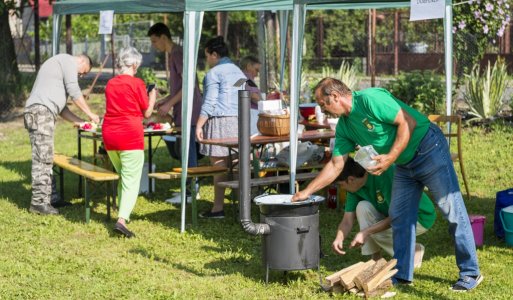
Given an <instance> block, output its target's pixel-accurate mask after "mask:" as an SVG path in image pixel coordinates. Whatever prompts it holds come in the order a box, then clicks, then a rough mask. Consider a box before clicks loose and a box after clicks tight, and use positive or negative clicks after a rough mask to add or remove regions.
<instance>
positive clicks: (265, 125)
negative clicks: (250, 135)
mask: <svg viewBox="0 0 513 300" xmlns="http://www.w3.org/2000/svg"><path fill="white" fill-rule="evenodd" d="M257 128H258V131H260V133H261V134H263V135H270V136H282V135H288V134H289V133H290V115H289V114H286V115H268V114H258V122H257Z"/></svg>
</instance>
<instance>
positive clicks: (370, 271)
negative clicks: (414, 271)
mask: <svg viewBox="0 0 513 300" xmlns="http://www.w3.org/2000/svg"><path fill="white" fill-rule="evenodd" d="M396 264H397V260H396V259H391V260H390V261H388V262H387V261H386V260H385V259H384V258H382V259H380V260H378V261H375V260H372V259H371V260H369V261H367V262H358V263H356V264H354V265H351V266H349V267H347V268H344V269H342V270H340V271H338V272H335V273H333V274H331V275H329V276H328V277H326V285H327V286H325V290H328V291H331V292H333V293H344V292H349V293H352V294H358V295H360V296H363V297H365V298H370V297H379V296H382V295H384V294H385V293H386V292H387V291H388V290H389V289H390V288H391V287H392V276H394V275H395V273H397V269H394V268H395V265H396Z"/></svg>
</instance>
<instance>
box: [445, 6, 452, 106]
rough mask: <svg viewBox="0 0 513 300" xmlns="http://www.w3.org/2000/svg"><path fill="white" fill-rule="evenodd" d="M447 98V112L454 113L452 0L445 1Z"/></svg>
mask: <svg viewBox="0 0 513 300" xmlns="http://www.w3.org/2000/svg"><path fill="white" fill-rule="evenodd" d="M444 34H445V99H446V102H445V104H446V114H447V115H448V116H450V115H452V47H453V40H452V0H447V1H446V2H445V17H444Z"/></svg>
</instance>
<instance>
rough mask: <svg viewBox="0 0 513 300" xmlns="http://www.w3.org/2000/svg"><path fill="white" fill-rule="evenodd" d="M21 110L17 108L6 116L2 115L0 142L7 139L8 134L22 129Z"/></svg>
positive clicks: (0, 119)
mask: <svg viewBox="0 0 513 300" xmlns="http://www.w3.org/2000/svg"><path fill="white" fill-rule="evenodd" d="M23 109H24V108H22V107H17V108H15V109H14V110H12V111H11V112H9V113H8V114H5V115H2V117H1V118H0V141H3V140H5V139H6V138H7V137H6V135H7V133H8V132H13V131H17V130H20V129H24V126H23Z"/></svg>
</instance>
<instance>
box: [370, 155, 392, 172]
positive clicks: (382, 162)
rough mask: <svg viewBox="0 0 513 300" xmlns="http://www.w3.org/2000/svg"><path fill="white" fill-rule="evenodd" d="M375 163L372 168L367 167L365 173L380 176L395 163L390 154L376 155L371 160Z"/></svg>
mask: <svg viewBox="0 0 513 300" xmlns="http://www.w3.org/2000/svg"><path fill="white" fill-rule="evenodd" d="M372 159H373V160H375V161H376V162H377V163H376V165H375V166H373V167H369V168H368V169H367V171H368V172H369V173H371V174H372V175H377V176H379V175H381V174H382V173H383V172H385V171H386V170H388V168H390V166H391V165H392V164H393V163H394V162H395V160H396V158H394V157H392V156H391V155H390V154H382V155H376V156H374V157H373V158H372Z"/></svg>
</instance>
